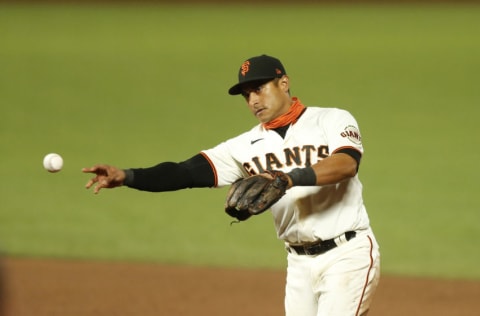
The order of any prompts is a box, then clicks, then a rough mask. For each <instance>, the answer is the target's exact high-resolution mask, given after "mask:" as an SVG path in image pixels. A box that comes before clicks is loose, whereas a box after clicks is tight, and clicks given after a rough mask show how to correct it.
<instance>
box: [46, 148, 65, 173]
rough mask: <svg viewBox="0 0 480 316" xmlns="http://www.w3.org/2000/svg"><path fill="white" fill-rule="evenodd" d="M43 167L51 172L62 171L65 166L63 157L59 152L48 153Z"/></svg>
mask: <svg viewBox="0 0 480 316" xmlns="http://www.w3.org/2000/svg"><path fill="white" fill-rule="evenodd" d="M43 167H44V168H45V169H46V170H47V171H49V172H57V171H60V170H61V169H62V167H63V158H62V157H61V156H60V155H59V154H55V153H51V154H48V155H46V156H45V158H43Z"/></svg>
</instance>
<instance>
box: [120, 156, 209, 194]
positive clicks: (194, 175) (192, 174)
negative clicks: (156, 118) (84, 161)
mask: <svg viewBox="0 0 480 316" xmlns="http://www.w3.org/2000/svg"><path fill="white" fill-rule="evenodd" d="M125 173H126V179H125V181H124V185H125V186H128V187H130V188H134V189H137V190H141V191H150V192H164V191H176V190H181V189H186V188H206V187H213V186H214V185H215V174H214V171H213V170H212V167H211V165H210V163H209V162H208V160H207V159H206V158H205V157H204V156H203V155H202V154H197V155H195V156H193V157H192V158H190V159H188V160H185V161H183V162H180V163H176V162H162V163H159V164H158V165H156V166H153V167H150V168H132V169H126V170H125Z"/></svg>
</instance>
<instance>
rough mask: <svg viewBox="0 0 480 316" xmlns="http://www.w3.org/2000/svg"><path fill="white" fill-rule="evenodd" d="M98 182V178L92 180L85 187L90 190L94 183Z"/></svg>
mask: <svg viewBox="0 0 480 316" xmlns="http://www.w3.org/2000/svg"><path fill="white" fill-rule="evenodd" d="M96 182H98V177H93V178H91V179H90V180H89V181H88V182H87V184H86V185H85V188H87V189H90V188H91V187H92V185H93V184H94V183H96Z"/></svg>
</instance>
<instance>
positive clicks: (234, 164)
mask: <svg viewBox="0 0 480 316" xmlns="http://www.w3.org/2000/svg"><path fill="white" fill-rule="evenodd" d="M237 142H238V141H237V139H235V138H234V139H230V140H228V141H225V142H223V143H220V144H219V145H217V146H215V147H213V148H211V149H207V150H203V151H202V154H203V155H204V156H205V157H206V158H207V159H208V161H209V163H210V165H211V167H212V169H213V171H214V173H215V186H216V187H222V186H226V185H229V184H232V183H233V182H235V181H236V180H238V179H240V178H243V177H245V176H247V173H246V171H245V169H244V168H243V166H242V164H241V162H239V160H238V159H236V158H235V156H236V155H235V152H236V150H234V149H235V148H236V149H237V150H238V148H239V146H236V145H235V144H236V143H237Z"/></svg>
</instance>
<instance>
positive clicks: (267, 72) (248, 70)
mask: <svg viewBox="0 0 480 316" xmlns="http://www.w3.org/2000/svg"><path fill="white" fill-rule="evenodd" d="M286 74H287V73H286V72H285V68H284V67H283V65H282V63H281V62H280V60H278V59H277V58H275V57H272V56H267V55H260V56H255V57H252V58H249V59H247V60H245V61H244V62H243V64H242V65H241V66H240V69H239V70H238V83H237V84H236V85H234V86H233V87H231V88H230V89H229V90H228V93H229V94H231V95H237V94H241V93H242V85H243V84H244V83H247V82H252V81H262V80H269V79H274V78H281V77H282V76H283V75H286Z"/></svg>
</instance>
